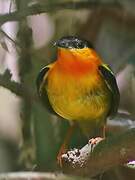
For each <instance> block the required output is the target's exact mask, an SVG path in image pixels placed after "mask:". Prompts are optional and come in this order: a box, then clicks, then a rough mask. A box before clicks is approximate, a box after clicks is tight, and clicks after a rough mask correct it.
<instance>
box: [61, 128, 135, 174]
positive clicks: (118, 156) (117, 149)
mask: <svg viewBox="0 0 135 180" xmlns="http://www.w3.org/2000/svg"><path fill="white" fill-rule="evenodd" d="M91 148H92V146H91V144H87V145H85V146H84V147H83V148H82V149H80V150H77V149H75V150H73V151H69V152H68V153H66V154H64V155H62V162H63V169H64V172H66V173H70V174H74V175H79V176H89V177H93V176H96V175H98V174H100V173H103V172H105V171H107V170H109V169H110V168H112V167H115V166H118V165H123V164H124V163H127V162H129V161H131V160H134V159H135V128H134V129H130V130H128V131H126V132H125V133H122V134H120V135H115V136H113V137H109V138H106V139H105V140H103V141H101V142H99V144H98V145H96V146H95V147H94V149H93V148H92V149H91ZM92 151H93V152H92Z"/></svg>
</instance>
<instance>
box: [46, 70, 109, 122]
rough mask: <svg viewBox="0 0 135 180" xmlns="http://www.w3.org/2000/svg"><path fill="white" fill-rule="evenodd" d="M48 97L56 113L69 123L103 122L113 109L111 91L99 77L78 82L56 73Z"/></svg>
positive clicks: (81, 78)
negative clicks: (72, 121)
mask: <svg viewBox="0 0 135 180" xmlns="http://www.w3.org/2000/svg"><path fill="white" fill-rule="evenodd" d="M47 93H48V97H49V101H50V103H51V105H52V107H53V109H54V111H55V112H56V113H57V114H59V115H60V116H61V117H63V118H65V119H67V120H74V121H95V120H97V121H98V120H99V121H100V119H101V118H102V119H103V117H106V116H107V113H108V111H109V109H110V101H111V100H110V93H109V90H108V88H107V86H106V84H105V83H104V81H103V80H102V78H101V77H100V75H97V74H96V75H91V74H88V75H87V76H82V77H79V78H77V77H73V76H70V75H64V74H63V75H62V74H61V73H58V72H57V73H55V72H53V73H52V74H51V75H50V76H49V78H48V86H47Z"/></svg>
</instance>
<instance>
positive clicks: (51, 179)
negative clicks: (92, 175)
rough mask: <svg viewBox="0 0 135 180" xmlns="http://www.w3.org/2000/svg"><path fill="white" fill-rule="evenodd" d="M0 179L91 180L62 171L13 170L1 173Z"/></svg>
mask: <svg viewBox="0 0 135 180" xmlns="http://www.w3.org/2000/svg"><path fill="white" fill-rule="evenodd" d="M0 179H6V180H18V179H26V180H27V179H30V180H39V179H40V180H63V179H64V180H92V179H88V178H85V179H84V178H81V177H76V176H69V175H64V174H62V173H40V172H14V173H1V174H0Z"/></svg>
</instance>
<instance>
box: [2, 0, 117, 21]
mask: <svg viewBox="0 0 135 180" xmlns="http://www.w3.org/2000/svg"><path fill="white" fill-rule="evenodd" d="M95 7H96V8H97V7H110V8H113V7H118V8H119V7H120V4H119V3H118V2H117V3H116V2H110V3H107V2H106V3H104V2H102V3H101V2H98V1H97V2H95V1H89V0H85V1H79V2H74V1H69V2H64V3H63V2H59V3H58V2H57V1H55V2H54V3H48V4H46V3H41V4H39V3H36V4H32V5H30V6H29V7H27V8H25V9H24V10H23V11H14V12H11V13H7V14H3V15H0V24H1V25H2V24H3V23H5V22H7V21H18V20H20V19H22V18H25V17H27V16H30V15H36V14H40V13H46V12H54V11H56V10H62V9H90V8H91V9H92V8H95Z"/></svg>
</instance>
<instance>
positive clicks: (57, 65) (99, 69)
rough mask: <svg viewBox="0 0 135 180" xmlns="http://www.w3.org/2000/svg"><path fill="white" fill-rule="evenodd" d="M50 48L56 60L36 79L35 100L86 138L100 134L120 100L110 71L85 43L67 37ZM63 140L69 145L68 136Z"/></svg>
mask: <svg viewBox="0 0 135 180" xmlns="http://www.w3.org/2000/svg"><path fill="white" fill-rule="evenodd" d="M54 45H56V46H57V47H58V56H57V60H56V61H55V62H54V63H52V64H49V65H47V66H45V67H44V68H43V69H42V70H41V71H40V73H39V75H38V77H37V88H38V93H39V96H40V97H41V99H42V101H43V102H44V104H45V105H46V108H47V109H48V110H49V111H50V112H52V113H55V114H58V115H59V116H61V117H63V118H64V119H67V120H68V121H69V122H72V123H71V124H72V125H73V124H78V125H79V126H80V128H81V129H82V131H83V132H84V134H85V135H86V136H88V137H89V134H90V133H91V132H92V131H96V132H97V129H102V133H103V129H104V125H105V124H106V119H107V117H108V116H110V117H112V116H114V115H115V114H116V113H117V109H118V105H119V100H120V94H119V89H118V86H117V83H116V79H115V76H114V74H113V72H112V70H111V69H110V68H109V66H108V65H106V64H104V62H103V61H102V59H101V58H100V57H99V56H98V55H97V53H96V51H95V50H94V48H93V47H92V45H91V44H90V43H89V42H88V41H86V40H83V39H80V38H78V37H75V36H67V37H63V38H61V39H59V40H58V41H56V42H55V44H54ZM70 134H71V131H70ZM100 135H101V134H100ZM102 135H103V134H102ZM66 138H67V141H69V135H68V136H67V137H66Z"/></svg>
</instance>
